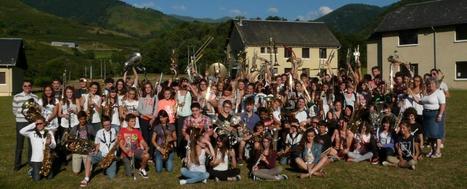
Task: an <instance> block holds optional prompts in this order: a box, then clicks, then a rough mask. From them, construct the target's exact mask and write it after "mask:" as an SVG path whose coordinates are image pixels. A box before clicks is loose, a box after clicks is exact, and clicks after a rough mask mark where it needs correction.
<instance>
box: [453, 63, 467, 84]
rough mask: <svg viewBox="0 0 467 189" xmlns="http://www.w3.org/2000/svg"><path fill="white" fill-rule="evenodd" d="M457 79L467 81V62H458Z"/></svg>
mask: <svg viewBox="0 0 467 189" xmlns="http://www.w3.org/2000/svg"><path fill="white" fill-rule="evenodd" d="M456 79H459V80H467V61H462V62H456Z"/></svg>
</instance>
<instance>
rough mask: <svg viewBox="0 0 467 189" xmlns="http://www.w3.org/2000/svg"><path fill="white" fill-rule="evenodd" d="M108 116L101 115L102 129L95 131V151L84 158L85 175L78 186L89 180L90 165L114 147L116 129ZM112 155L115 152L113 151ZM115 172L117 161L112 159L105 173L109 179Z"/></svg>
mask: <svg viewBox="0 0 467 189" xmlns="http://www.w3.org/2000/svg"><path fill="white" fill-rule="evenodd" d="M110 123H111V121H110V117H108V116H103V117H102V127H103V128H102V129H100V130H99V131H97V134H96V139H95V144H96V146H95V149H96V150H95V151H94V153H91V154H90V155H89V157H88V158H87V159H86V163H85V164H84V168H85V177H84V179H83V180H82V181H81V183H80V187H86V186H87V185H88V183H89V181H90V177H91V169H92V165H94V164H97V163H99V162H101V161H102V160H104V157H106V156H107V154H109V153H110V150H111V149H112V148H114V146H115V145H118V143H117V140H116V139H117V131H116V130H115V129H114V128H112V126H111V124H110ZM113 153H114V155H115V154H116V152H115V151H114V152H113ZM116 172H117V161H115V160H112V162H111V163H110V165H109V167H106V168H105V173H106V175H107V177H108V178H109V179H113V178H114V177H115V174H116Z"/></svg>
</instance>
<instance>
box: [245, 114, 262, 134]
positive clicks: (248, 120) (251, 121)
mask: <svg viewBox="0 0 467 189" xmlns="http://www.w3.org/2000/svg"><path fill="white" fill-rule="evenodd" d="M241 118H242V121H243V123H245V124H246V127H248V129H249V130H250V131H251V132H253V130H254V128H255V125H256V123H258V122H259V121H260V119H259V116H258V115H257V114H256V113H253V115H251V117H248V113H246V112H243V113H242V115H241Z"/></svg>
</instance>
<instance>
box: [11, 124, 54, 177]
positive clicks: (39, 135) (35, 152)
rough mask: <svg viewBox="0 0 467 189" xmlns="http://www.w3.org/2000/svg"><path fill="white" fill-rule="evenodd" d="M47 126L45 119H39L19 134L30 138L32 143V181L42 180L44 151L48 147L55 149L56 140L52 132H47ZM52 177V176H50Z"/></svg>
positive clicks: (22, 129)
mask: <svg viewBox="0 0 467 189" xmlns="http://www.w3.org/2000/svg"><path fill="white" fill-rule="evenodd" d="M46 126H47V123H46V122H45V119H44V118H43V117H41V118H39V119H37V120H36V121H35V122H33V123H31V124H29V125H27V126H26V127H23V128H21V130H19V133H20V134H21V135H23V136H25V137H28V138H29V139H30V141H31V146H32V156H31V162H30V165H31V167H32V179H33V180H34V181H38V180H40V179H41V174H40V170H41V167H42V161H43V160H44V149H45V147H46V146H47V145H48V146H49V148H50V149H54V148H55V146H56V144H55V138H54V135H53V134H52V132H49V131H47V130H45V129H44V128H45V127H46ZM49 175H52V174H49Z"/></svg>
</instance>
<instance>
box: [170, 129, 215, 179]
mask: <svg viewBox="0 0 467 189" xmlns="http://www.w3.org/2000/svg"><path fill="white" fill-rule="evenodd" d="M189 147H190V148H189V149H188V150H187V156H186V157H185V158H184V159H183V161H184V163H185V164H186V167H182V168H181V169H180V172H181V173H182V176H183V177H184V179H180V181H179V183H180V185H184V184H192V183H197V182H203V183H206V182H207V179H208V178H209V173H208V172H207V170H206V158H207V155H210V156H211V157H212V158H213V159H216V154H215V152H214V148H213V147H212V145H211V143H210V142H209V139H206V138H205V137H204V136H203V135H201V134H198V135H195V136H194V138H193V139H192V140H190V144H189Z"/></svg>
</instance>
